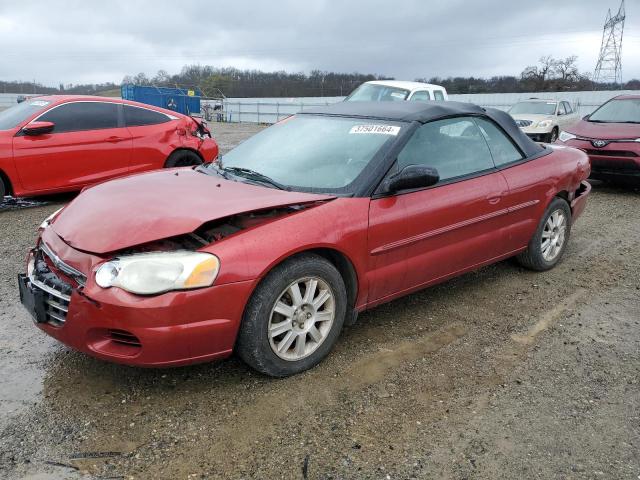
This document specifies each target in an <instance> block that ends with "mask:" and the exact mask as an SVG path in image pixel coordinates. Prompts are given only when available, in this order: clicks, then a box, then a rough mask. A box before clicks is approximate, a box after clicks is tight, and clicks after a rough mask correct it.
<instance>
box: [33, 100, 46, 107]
mask: <svg viewBox="0 0 640 480" xmlns="http://www.w3.org/2000/svg"><path fill="white" fill-rule="evenodd" d="M49 103H51V102H47V101H44V100H36V101H34V102H31V103H30V104H29V105H33V106H34V107H46V106H47V105H49Z"/></svg>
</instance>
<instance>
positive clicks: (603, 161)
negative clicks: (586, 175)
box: [591, 158, 640, 172]
mask: <svg viewBox="0 0 640 480" xmlns="http://www.w3.org/2000/svg"><path fill="white" fill-rule="evenodd" d="M591 168H592V169H594V170H598V169H606V170H625V171H632V172H633V171H640V166H638V164H637V163H636V162H634V161H633V160H627V159H626V158H619V159H616V160H614V159H609V158H592V159H591Z"/></svg>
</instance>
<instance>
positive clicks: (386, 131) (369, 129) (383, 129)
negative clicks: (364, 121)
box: [349, 125, 400, 137]
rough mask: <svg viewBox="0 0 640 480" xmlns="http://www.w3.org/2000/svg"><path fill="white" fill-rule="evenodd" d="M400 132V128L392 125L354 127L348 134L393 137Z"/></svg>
mask: <svg viewBox="0 0 640 480" xmlns="http://www.w3.org/2000/svg"><path fill="white" fill-rule="evenodd" d="M398 132H400V127H394V126H392V125H355V126H353V127H351V130H349V133H350V134H351V133H377V134H379V135H393V136H394V137H395V136H396V135H398Z"/></svg>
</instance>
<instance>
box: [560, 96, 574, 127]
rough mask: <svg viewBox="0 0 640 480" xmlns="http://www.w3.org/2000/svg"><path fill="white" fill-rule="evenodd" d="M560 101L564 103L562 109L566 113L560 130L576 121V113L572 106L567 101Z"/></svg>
mask: <svg viewBox="0 0 640 480" xmlns="http://www.w3.org/2000/svg"><path fill="white" fill-rule="evenodd" d="M562 103H564V109H565V112H566V115H565V117H564V125H562V130H565V129H566V128H567V127H570V126H571V125H573V124H575V123H576V122H577V121H578V114H577V113H576V112H574V110H573V107H572V106H571V104H570V103H569V102H562Z"/></svg>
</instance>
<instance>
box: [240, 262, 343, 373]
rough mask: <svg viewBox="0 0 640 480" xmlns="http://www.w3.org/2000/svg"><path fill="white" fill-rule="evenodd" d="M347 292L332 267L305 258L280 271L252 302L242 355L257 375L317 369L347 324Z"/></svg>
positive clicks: (244, 323)
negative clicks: (345, 321) (345, 323)
mask: <svg viewBox="0 0 640 480" xmlns="http://www.w3.org/2000/svg"><path fill="white" fill-rule="evenodd" d="M346 310H347V291H346V288H345V285H344V281H343V279H342V276H341V275H340V273H339V272H338V270H337V269H336V268H335V267H334V266H333V264H332V263H331V262H329V261H328V260H326V259H325V258H323V257H321V256H319V255H316V254H302V255H298V256H295V257H292V258H290V259H289V260H286V261H285V262H284V263H282V264H280V265H278V266H277V267H275V268H274V269H273V270H272V271H271V272H270V273H269V274H268V275H267V276H266V277H265V278H264V279H263V280H262V282H261V283H260V285H258V287H257V288H256V290H255V292H254V293H253V295H252V296H251V298H250V300H249V302H248V303H247V306H246V308H245V313H244V316H243V320H242V325H241V326H240V332H239V334H238V341H237V345H236V350H237V353H238V355H239V356H240V358H242V360H244V361H245V362H246V363H247V364H248V365H249V366H251V367H252V368H254V369H255V370H257V371H259V372H261V373H263V374H265V375H269V376H272V377H287V376H289V375H294V374H296V373H300V372H302V371H304V370H307V369H309V368H312V367H314V366H316V365H317V364H318V363H320V361H321V360H322V359H323V358H324V357H326V356H327V355H328V354H329V352H330V351H331V349H332V348H333V346H334V344H335V343H336V340H337V339H338V336H339V335H340V331H341V330H342V326H343V323H344V318H345V313H346Z"/></svg>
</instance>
